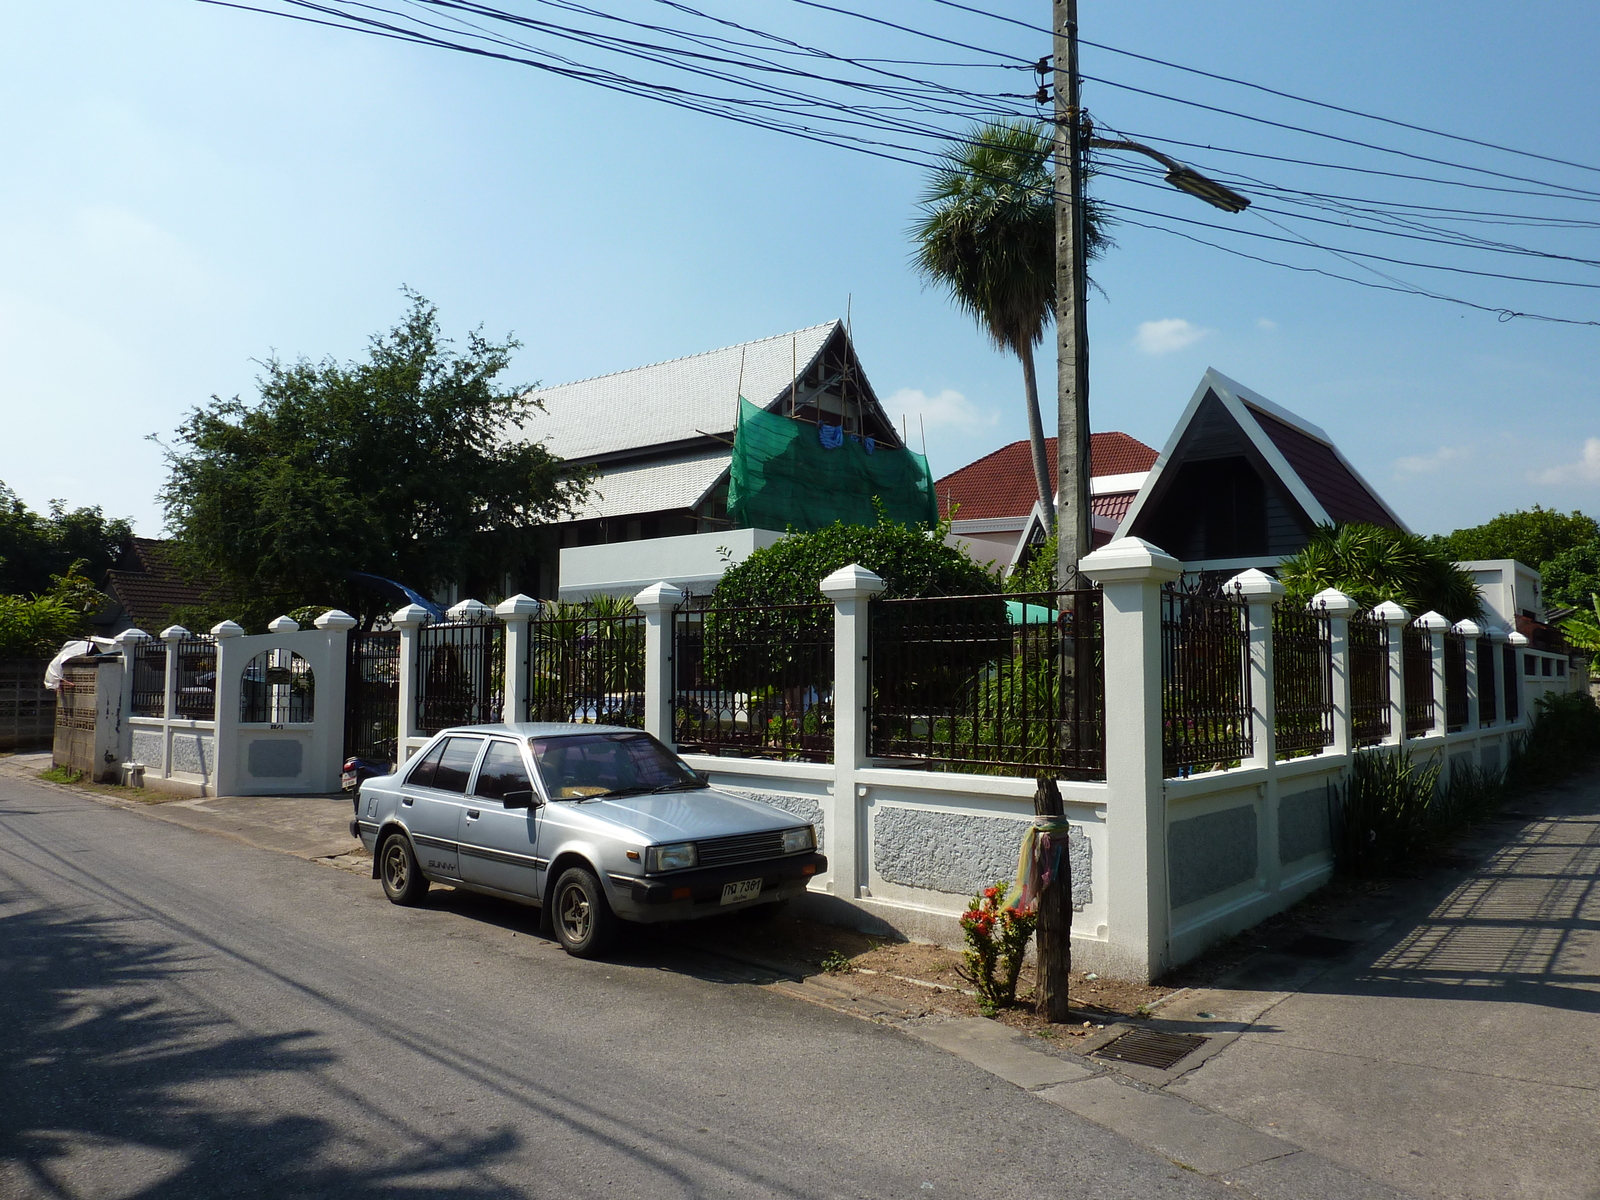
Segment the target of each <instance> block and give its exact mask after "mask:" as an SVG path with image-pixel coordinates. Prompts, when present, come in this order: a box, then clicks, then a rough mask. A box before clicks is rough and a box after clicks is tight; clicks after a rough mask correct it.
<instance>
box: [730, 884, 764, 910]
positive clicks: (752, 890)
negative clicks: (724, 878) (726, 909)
mask: <svg viewBox="0 0 1600 1200" xmlns="http://www.w3.org/2000/svg"><path fill="white" fill-rule="evenodd" d="M759 895H761V880H759V879H741V880H739V882H738V883H725V884H723V885H722V902H723V903H724V904H738V903H739V902H740V901H741V900H754V899H755V898H756V897H757V896H759Z"/></svg>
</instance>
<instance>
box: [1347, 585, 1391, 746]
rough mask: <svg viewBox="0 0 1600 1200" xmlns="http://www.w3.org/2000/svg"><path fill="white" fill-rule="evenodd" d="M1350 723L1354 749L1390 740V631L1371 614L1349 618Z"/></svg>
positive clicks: (1357, 614) (1361, 614) (1358, 614)
mask: <svg viewBox="0 0 1600 1200" xmlns="http://www.w3.org/2000/svg"><path fill="white" fill-rule="evenodd" d="M1349 628H1350V634H1349V645H1350V723H1351V727H1352V728H1351V737H1352V739H1353V740H1354V742H1355V744H1356V745H1357V746H1376V745H1377V744H1378V743H1380V742H1382V741H1384V740H1385V739H1386V738H1388V736H1389V732H1390V729H1389V709H1390V703H1391V700H1390V696H1389V630H1388V627H1387V626H1385V625H1384V623H1383V622H1382V621H1376V620H1373V618H1372V616H1371V614H1370V613H1356V614H1355V615H1354V616H1352V617H1351V618H1350V626H1349Z"/></svg>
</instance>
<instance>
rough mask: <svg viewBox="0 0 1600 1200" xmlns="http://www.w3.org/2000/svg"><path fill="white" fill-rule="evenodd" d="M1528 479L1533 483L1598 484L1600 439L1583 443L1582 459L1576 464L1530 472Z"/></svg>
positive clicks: (1591, 439)
mask: <svg viewBox="0 0 1600 1200" xmlns="http://www.w3.org/2000/svg"><path fill="white" fill-rule="evenodd" d="M1528 477H1529V478H1530V479H1532V480H1533V482H1535V483H1600V438H1589V439H1587V440H1586V441H1585V442H1584V443H1583V457H1582V458H1580V459H1578V461H1577V462H1572V463H1562V464H1560V465H1559V466H1554V467H1546V468H1545V469H1544V470H1542V471H1530V472H1529V473H1528Z"/></svg>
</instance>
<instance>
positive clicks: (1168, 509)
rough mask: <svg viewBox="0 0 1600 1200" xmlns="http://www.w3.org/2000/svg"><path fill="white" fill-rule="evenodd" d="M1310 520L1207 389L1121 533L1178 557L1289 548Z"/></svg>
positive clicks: (1297, 545) (1237, 555)
mask: <svg viewBox="0 0 1600 1200" xmlns="http://www.w3.org/2000/svg"><path fill="white" fill-rule="evenodd" d="M1313 527H1314V522H1313V521H1312V519H1311V517H1310V516H1309V515H1308V514H1307V513H1306V511H1305V509H1303V508H1302V507H1301V506H1300V504H1299V502H1298V501H1296V500H1295V498H1294V497H1293V496H1292V495H1291V494H1290V493H1289V491H1288V489H1287V488H1285V487H1284V485H1283V483H1282V481H1281V480H1279V478H1278V476H1277V473H1276V472H1275V471H1273V470H1272V469H1271V468H1270V467H1269V466H1268V465H1267V463H1266V461H1265V460H1264V459H1263V458H1262V456H1261V453H1260V451H1259V450H1257V449H1256V447H1255V445H1254V443H1253V442H1251V440H1250V438H1249V437H1248V436H1247V435H1246V434H1245V432H1244V430H1243V429H1241V428H1240V427H1239V423H1238V422H1237V421H1236V420H1234V418H1233V415H1232V414H1231V413H1229V412H1228V410H1227V408H1225V407H1224V406H1223V404H1222V401H1220V400H1218V399H1217V397H1216V394H1215V393H1214V392H1207V393H1206V397H1205V399H1204V400H1202V401H1201V402H1200V406H1199V407H1198V408H1197V409H1196V410H1195V414H1194V419H1193V420H1191V421H1190V422H1189V425H1188V428H1187V429H1185V430H1184V432H1183V436H1182V438H1180V439H1179V442H1178V445H1177V448H1176V449H1175V450H1174V451H1173V454H1172V458H1171V460H1170V461H1169V462H1167V463H1166V464H1165V465H1164V466H1163V467H1162V468H1161V473H1160V475H1159V476H1158V477H1157V479H1156V482H1155V485H1154V487H1153V488H1152V490H1151V493H1150V496H1149V498H1148V499H1147V500H1146V501H1145V503H1144V505H1143V506H1142V507H1141V509H1140V511H1139V514H1138V516H1137V517H1136V518H1135V520H1134V523H1133V527H1132V529H1130V530H1129V531H1128V532H1130V533H1131V534H1133V535H1134V536H1135V537H1141V538H1144V539H1145V540H1146V541H1148V542H1150V543H1152V544H1154V545H1156V546H1159V547H1160V548H1161V549H1163V550H1165V551H1166V552H1167V553H1168V554H1171V555H1173V556H1175V557H1177V558H1179V559H1182V560H1183V561H1185V562H1205V561H1211V560H1218V559H1222V560H1227V559H1248V558H1272V557H1282V556H1285V555H1290V554H1294V553H1295V552H1297V551H1298V550H1300V549H1301V548H1302V547H1303V546H1304V545H1305V544H1306V542H1307V541H1309V540H1310V536H1311V530H1312V528H1313Z"/></svg>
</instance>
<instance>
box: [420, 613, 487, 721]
mask: <svg viewBox="0 0 1600 1200" xmlns="http://www.w3.org/2000/svg"><path fill="white" fill-rule="evenodd" d="M505 634H506V627H505V626H504V625H502V624H501V623H500V622H499V621H493V622H489V621H485V622H481V623H480V622H450V623H447V624H439V625H424V626H423V627H422V628H421V629H419V630H418V631H417V663H416V666H417V675H416V679H417V720H416V728H417V732H418V733H421V734H426V735H431V734H435V733H438V732H439V730H441V729H448V728H449V727H450V726H452V725H488V724H493V723H494V722H496V721H499V720H500V719H501V704H502V700H501V697H502V695H503V683H504V679H505V662H506V655H505Z"/></svg>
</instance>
